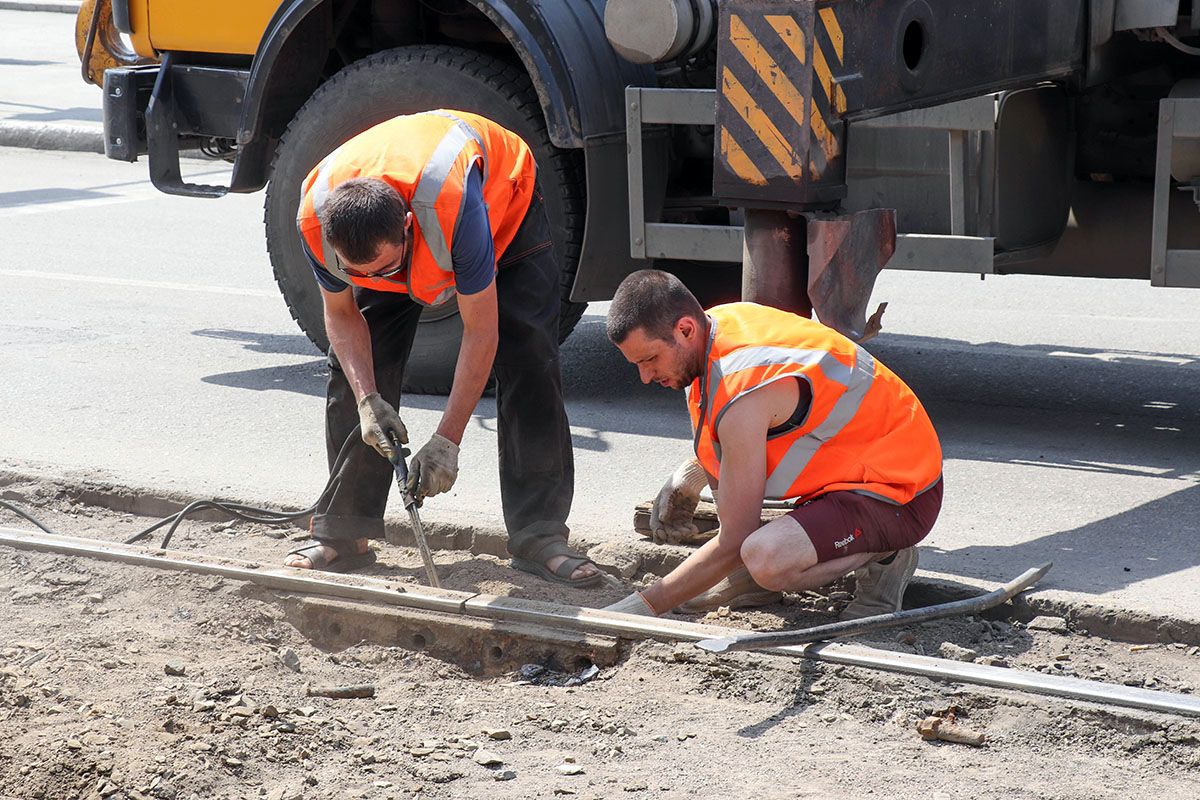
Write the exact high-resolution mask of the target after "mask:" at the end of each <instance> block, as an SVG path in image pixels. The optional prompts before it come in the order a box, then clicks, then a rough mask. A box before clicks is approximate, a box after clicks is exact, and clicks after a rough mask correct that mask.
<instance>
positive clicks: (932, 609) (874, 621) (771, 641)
mask: <svg viewBox="0 0 1200 800" xmlns="http://www.w3.org/2000/svg"><path fill="white" fill-rule="evenodd" d="M1051 565H1052V562H1051V563H1046V564H1043V565H1042V566H1040V567H1036V568H1034V569H1029V570H1026V571H1025V572H1024V573H1022V574H1021V575H1020V576H1018V577H1017V578H1016V579H1014V580H1011V581H1009V582H1008V583H1006V584H1005V585H1003V586H1001V587H1000V588H999V589H996V590H995V591H991V592H988V593H987V594H981V595H979V596H977V597H968V598H967V599H965V600H955V601H954V602H951V603H939V604H938V605H935V606H926V607H924V608H911V609H909V610H908V611H897V612H895V613H892V614H879V615H877V616H873V617H863V618H862V619H855V620H848V621H846V622H833V623H830V624H828V625H817V626H815V627H812V628H805V629H803V630H798V631H770V632H767V633H748V634H743V635H741V636H733V637H729V638H723V639H705V640H704V641H701V642H697V643H696V646H697V647H699V648H701V649H702V650H708V651H709V652H711V653H723V652H725V651H726V650H762V649H765V648H769V647H779V646H781V645H786V644H805V643H807V642H820V641H827V640H829V639H837V638H839V637H841V636H854V635H857V634H860V633H870V632H871V631H881V630H886V629H887V628H898V627H900V626H901V625H911V624H913V623H917V622H927V621H929V620H933V619H942V618H944V617H955V616H959V615H962V614H978V613H979V612H980V611H986V610H987V609H989V608H992V607H994V606H998V605H1000V604H1001V603H1003V602H1006V601H1008V600H1011V599H1012V598H1013V597H1015V596H1016V595H1017V594H1019V593H1020V592H1022V591H1024V590H1025V589H1028V588H1029V587H1030V586H1031V585H1033V584H1034V583H1036V582H1037V581H1039V580H1041V579H1042V577H1044V576H1045V574H1046V573H1047V572H1048V571H1049V570H1050V567H1051Z"/></svg>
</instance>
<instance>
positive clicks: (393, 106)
mask: <svg viewBox="0 0 1200 800" xmlns="http://www.w3.org/2000/svg"><path fill="white" fill-rule="evenodd" d="M444 107H452V108H455V109H458V110H462V111H471V112H474V113H477V114H480V115H482V116H485V117H487V118H489V119H492V120H495V121H496V122H498V123H500V124H501V125H503V126H504V127H506V128H508V129H509V130H511V131H513V132H515V133H517V134H518V135H519V136H520V137H521V138H522V139H524V140H525V141H526V142H527V143H528V144H529V146H530V148H531V149H532V150H533V154H534V157H535V158H536V159H537V164H538V179H539V181H540V183H541V185H542V192H543V194H544V195H545V200H546V211H547V214H548V216H549V217H550V227H551V235H552V236H553V238H554V240H555V244H556V246H557V251H558V253H559V255H560V258H561V259H562V265H563V266H562V281H561V294H560V297H561V303H562V305H561V308H560V313H559V341H562V340H563V339H565V338H566V337H567V335H568V334H569V333H570V332H571V330H572V329H573V328H574V327H575V324H576V323H577V322H578V321H579V318H580V317H581V316H582V315H583V311H584V309H585V308H586V307H587V306H586V304H585V303H572V302H571V301H570V292H571V285H572V283H573V282H574V280H575V271H576V268H577V267H578V264H579V251H580V243H581V241H582V238H583V222H584V210H585V197H586V193H585V190H584V179H583V169H582V163H581V162H582V158H581V154H580V153H579V152H577V151H574V150H563V149H560V148H557V147H555V146H554V145H553V144H551V143H550V138H549V136H548V135H547V133H546V123H545V119H544V117H543V116H542V111H541V106H540V105H539V104H538V101H537V95H536V93H535V92H534V89H533V84H532V83H531V82H530V80H529V77H528V76H527V75H526V74H525V73H524V72H522V71H520V70H518V69H517V68H515V67H513V66H512V65H511V64H508V63H506V62H504V61H500V60H499V59H496V58H493V57H491V56H488V55H484V54H482V53H477V52H475V51H472V50H467V49H463V48H458V47H446V46H439V45H420V46H414V47H400V48H396V49H394V50H386V51H384V52H381V53H376V54H375V55H372V56H369V57H367V58H364V59H362V60H360V61H356V62H354V63H353V64H350V65H349V66H347V67H345V68H344V69H342V70H341V71H339V72H338V73H337V74H336V75H334V76H333V77H332V78H330V79H329V80H328V81H326V82H325V83H324V84H323V85H322V86H321V87H320V88H319V89H317V91H316V92H314V93H313V95H312V97H310V98H309V99H308V101H307V102H306V103H305V104H304V106H303V107H302V108H301V109H300V111H299V112H297V114H296V116H295V118H294V119H293V120H292V122H291V124H289V125H288V128H287V131H286V132H285V133H284V135H283V137H282V138H281V139H280V142H279V147H278V149H277V150H276V153H275V160H274V163H273V164H272V168H271V182H270V185H269V186H268V187H267V197H266V209H265V223H266V232H267V250H268V252H269V254H270V257H271V265H272V267H273V269H274V272H275V281H276V283H277V284H278V285H279V289H280V291H281V292H282V293H283V298H284V300H285V301H286V302H287V306H288V309H289V310H290V311H291V313H292V317H293V318H294V319H295V320H296V322H297V323H299V325H300V328H301V330H303V331H304V333H306V334H307V335H308V337H309V338H310V339H311V340H312V341H313V343H314V344H315V345H316V346H317V347H318V348H320V350H321V351H322V352H326V351H327V350H328V348H329V339H328V338H327V337H326V335H325V324H324V315H323V311H322V306H321V296H320V291H319V290H318V287H317V283H316V281H315V279H314V278H313V275H312V268H311V267H310V266H309V264H308V261H307V259H306V258H305V256H304V252H303V250H302V247H301V243H300V237H299V235H298V234H297V232H296V209H297V206H298V205H299V201H300V185H301V184H302V183H303V181H304V178H305V176H307V175H308V172H309V171H310V170H311V169H312V168H313V167H314V166H316V164H317V162H318V161H320V160H321V159H322V158H324V157H325V156H326V155H328V154H329V153H330V152H332V151H333V150H334V148H336V147H337V146H338V145H340V144H341V143H343V142H344V141H346V140H347V139H349V138H350V137H352V136H354V135H356V134H358V133H361V132H362V131H364V130H366V129H367V128H369V127H371V126H372V125H374V124H376V123H379V122H382V121H384V120H386V119H390V118H392V117H394V116H397V115H399V114H411V113H413V112H417V111H426V110H429V109H433V108H444ZM461 338H462V321H461V319H460V318H459V315H458V307H457V303H455V302H454V301H453V300H452V301H451V302H450V303H447V304H444V305H442V306H438V307H435V308H428V309H426V310H425V312H424V313H423V314H422V315H421V324H420V327H419V328H418V331H417V339H416V344H415V345H414V346H413V352H412V355H411V357H410V358H409V361H408V366H407V368H406V370H405V379H404V387H403V389H404V391H406V392H411V393H416V394H445V393H447V392H449V390H450V385H451V383H452V382H453V378H454V365H455V362H456V360H457V358H458V348H459V343H460V341H461Z"/></svg>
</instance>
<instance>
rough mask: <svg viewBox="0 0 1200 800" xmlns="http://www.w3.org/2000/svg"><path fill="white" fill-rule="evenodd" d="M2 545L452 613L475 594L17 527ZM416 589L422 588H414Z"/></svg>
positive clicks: (2, 532) (6, 531) (0, 536)
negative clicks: (266, 565)
mask: <svg viewBox="0 0 1200 800" xmlns="http://www.w3.org/2000/svg"><path fill="white" fill-rule="evenodd" d="M0 545H8V546H9V547H15V548H18V549H21V550H37V551H41V552H48V553H62V554H64V555H72V556H82V557H84V558H98V559H103V560H105V561H118V562H121V563H124V564H132V565H134V566H141V567H154V568H156V569H168V570H174V571H176V572H195V573H197V574H201V575H220V576H221V577H224V578H233V579H235V580H242V581H248V582H250V583H255V584H258V585H260V586H267V587H269V588H272V589H281V590H283V591H295V592H305V593H308V594H319V595H326V596H329V597H343V598H346V599H349V600H365V601H368V602H374V603H387V604H389V605H400V606H406V607H409V608H420V609H425V610H427V611H443V612H446V613H450V614H461V613H462V608H463V604H464V603H466V601H467V600H468V599H470V598H471V597H474V594H473V593H468V592H455V591H451V590H449V589H434V588H430V587H421V586H412V585H408V584H401V583H396V582H394V581H387V580H380V579H378V578H368V577H365V576H362V575H331V574H330V573H321V577H317V576H310V575H305V574H304V573H305V572H312V570H300V569H295V568H292V567H279V568H275V569H263V568H261V567H260V566H258V565H257V564H254V563H252V562H248V561H235V560H233V559H228V558H224V559H220V561H217V560H209V559H207V558H205V557H203V556H197V555H196V554H194V553H183V552H180V551H178V550H161V549H156V548H152V547H141V546H139V545H128V544H121V543H119V542H104V541H99V540H96V539H84V538H78V537H74V536H59V535H57V534H46V533H39V532H34V531H22V530H17V529H14V528H3V527H0ZM234 565H239V566H234ZM414 589H417V590H419V591H414Z"/></svg>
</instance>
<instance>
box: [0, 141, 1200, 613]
mask: <svg viewBox="0 0 1200 800" xmlns="http://www.w3.org/2000/svg"><path fill="white" fill-rule="evenodd" d="M185 168H186V169H191V170H192V171H201V172H205V171H218V172H219V171H221V170H222V167H221V165H219V164H216V165H211V164H205V163H203V162H198V161H193V162H189V164H187V165H186V167H185ZM0 175H3V176H4V178H3V182H2V183H0V242H2V243H3V247H2V248H0V253H2V255H0V287H3V290H2V291H0V370H3V375H4V379H3V380H2V381H0V414H2V417H3V428H2V433H0V442H3V447H2V448H0V467H4V468H7V469H9V470H14V471H18V472H29V471H35V472H40V473H41V474H47V475H52V476H58V477H65V478H68V479H72V478H78V479H84V478H89V479H95V478H101V479H107V480H111V481H113V482H115V483H118V484H120V485H125V486H131V487H134V488H139V487H140V488H144V489H146V490H148V491H160V490H161V491H167V490H173V491H174V490H178V491H186V492H188V493H190V494H194V495H198V496H214V495H219V496H224V497H232V498H238V499H242V500H245V501H248V502H261V503H280V504H290V505H296V506H305V505H308V504H309V503H311V502H312V500H313V499H314V498H315V496H316V494H317V493H318V492H319V491H320V489H321V487H322V486H323V484H324V481H325V477H326V472H325V471H326V466H325V455H324V444H323V441H322V433H321V431H322V424H321V410H322V403H323V387H324V374H325V367H324V361H323V358H322V356H321V355H320V354H319V353H317V352H316V351H315V350H314V348H313V347H312V346H311V345H310V344H309V343H308V341H307V339H306V338H305V337H304V336H303V335H301V334H300V333H299V330H298V329H297V328H296V327H295V325H294V323H293V322H292V320H291V318H290V316H289V314H288V312H287V309H286V308H285V306H284V304H283V301H282V299H281V298H280V296H279V295H278V293H277V292H276V291H275V288H274V284H273V280H272V276H271V269H270V265H269V263H268V260H267V255H266V249H265V245H264V242H263V227H262V199H263V198H262V195H261V194H255V195H250V196H229V197H226V198H222V199H220V200H199V199H191V198H177V197H169V196H166V195H163V194H161V193H159V192H157V191H156V190H154V189H153V187H152V186H151V185H150V183H149V182H148V180H147V177H146V165H145V162H144V161H143V162H141V163H138V164H134V165H130V164H124V163H118V162H114V161H109V160H106V159H104V158H103V157H102V156H99V155H94V154H86V153H58V152H47V151H34V150H24V149H15V148H7V149H5V148H0ZM194 177H197V178H200V179H202V180H203V181H204V182H218V181H219V180H220V179H221V177H220V176H219V175H207V176H200V175H196V176H194ZM874 300H875V301H876V302H878V301H883V300H886V301H888V303H889V307H888V311H887V314H886V315H885V317H884V327H885V332H884V334H883V335H882V336H881V337H879V338H878V339H877V340H875V341H873V342H871V343H870V345H869V346H870V349H871V350H872V351H873V352H874V353H875V355H877V356H878V357H879V358H881V359H882V360H883V361H884V362H885V363H887V364H888V365H889V366H891V367H892V368H893V369H895V370H896V371H897V372H898V373H899V374H900V375H901V376H902V377H903V378H905V379H906V380H907V381H908V382H909V383H910V384H911V385H912V386H913V388H914V389H915V390H916V391H917V393H918V394H919V395H920V396H921V398H922V399H923V400H924V402H925V403H926V405H927V407H928V409H929V411H930V414H931V416H932V417H933V420H934V422H935V424H936V425H937V427H938V430H939V432H940V434H941V436H942V439H943V444H944V449H945V455H946V464H945V476H946V502H945V507H944V510H943V513H942V516H941V519H940V520H939V522H938V525H937V527H936V528H935V529H934V531H933V533H932V534H931V535H930V537H929V538H928V539H927V540H926V546H925V547H923V549H922V562H921V567H920V571H921V573H925V574H930V575H941V576H949V577H952V578H954V579H958V580H964V581H968V582H969V581H980V582H995V581H1002V580H1006V579H1008V578H1010V577H1012V576H1014V575H1016V574H1018V573H1020V572H1022V571H1023V570H1024V569H1026V568H1027V567H1029V566H1034V565H1036V564H1038V563H1041V562H1043V561H1047V560H1053V561H1055V564H1056V566H1055V569H1054V570H1053V571H1052V573H1051V575H1050V577H1049V578H1048V579H1047V582H1046V583H1045V584H1044V585H1045V586H1046V587H1047V589H1048V590H1049V591H1055V592H1061V593H1063V597H1064V598H1069V599H1075V600H1081V601H1087V602H1096V603H1100V604H1102V605H1113V606H1115V607H1120V608H1124V609H1128V610H1132V611H1138V612H1143V613H1147V614H1156V615H1157V614H1170V615H1174V616H1177V617H1179V618H1182V619H1187V620H1191V621H1193V622H1200V545H1198V544H1197V534H1198V533H1200V530H1198V528H1200V525H1198V523H1197V520H1198V519H1200V391H1198V390H1200V331H1198V330H1197V325H1196V322H1197V320H1198V318H1200V311H1198V310H1197V309H1198V308H1200V292H1198V291H1196V290H1186V289H1155V288H1152V287H1150V286H1149V285H1148V284H1147V283H1143V282H1137V281H1100V280H1088V279H1059V278H1039V277H1024V276H1011V277H1001V276H993V277H989V278H988V279H987V280H986V281H981V280H980V279H979V277H978V276H969V275H939V274H932V273H905V272H896V273H887V272H885V273H884V274H883V275H882V276H881V278H880V280H879V283H878V285H877V288H876V293H875V297H874ZM604 310H605V305H604V304H594V305H593V306H592V307H591V308H590V309H589V312H588V313H587V315H585V316H584V318H583V320H582V322H581V323H580V325H579V327H578V328H577V329H576V331H575V333H574V334H573V335H572V336H571V338H570V339H569V340H568V342H567V344H566V345H565V347H564V352H563V365H564V378H565V385H566V392H567V402H568V413H569V415H570V418H571V423H572V432H573V434H574V439H575V447H576V471H577V485H576V501H575V505H574V510H573V513H572V518H571V524H572V526H573V529H574V530H575V531H576V532H577V533H579V534H581V535H584V536H585V537H587V538H588V539H589V540H590V541H597V540H601V539H604V538H606V537H624V536H629V535H630V530H631V519H632V511H633V506H634V505H635V504H636V503H637V502H639V501H643V500H646V499H649V498H650V497H652V496H653V495H654V494H655V493H656V491H657V488H658V486H659V485H660V484H661V483H662V481H663V480H664V479H665V478H666V476H667V475H668V474H669V473H670V472H671V470H672V469H673V468H674V466H675V465H676V464H677V463H678V461H679V460H680V459H682V458H683V457H685V456H686V455H687V454H688V452H689V450H690V433H689V428H688V422H687V418H686V413H685V410H684V404H683V397H682V394H681V393H678V392H671V391H668V390H666V389H663V388H661V387H659V386H642V385H640V384H639V382H638V380H637V375H636V371H635V370H634V369H633V367H632V366H630V365H628V364H626V363H624V361H623V360H622V358H621V356H620V354H619V353H618V352H617V351H616V350H615V348H613V347H611V345H609V343H608V342H607V340H606V339H605V336H604V330H603V313H604ZM442 402H443V401H442V398H440V397H430V396H412V397H408V398H407V399H406V401H405V403H404V406H403V408H402V414H403V416H404V419H405V421H406V423H407V425H408V427H409V430H410V432H411V434H412V437H413V439H414V441H415V442H417V443H418V444H419V443H420V442H421V441H423V440H424V439H425V438H426V437H428V435H429V434H430V433H431V432H432V430H433V428H434V426H435V424H436V421H437V418H438V415H439V413H440V409H441V407H442ZM494 412H495V409H494V404H493V403H492V402H491V401H490V400H488V399H485V400H484V401H483V402H481V404H480V406H479V408H478V409H477V413H476V415H475V418H474V420H473V422H472V423H471V425H470V426H469V427H468V430H467V434H466V437H465V438H464V441H463V460H462V471H461V474H460V478H459V482H458V484H457V485H456V487H455V490H454V491H453V492H452V493H451V494H450V495H449V496H446V497H438V498H435V499H433V500H430V501H429V502H428V503H427V504H426V507H425V509H424V510H423V516H424V517H425V518H427V519H433V520H436V521H438V522H441V523H443V524H455V525H462V526H474V527H477V528H496V527H498V526H499V525H500V505H499V499H498V490H497V479H496V474H495V473H496V467H495V446H494V429H495V413H494ZM390 513H392V514H396V515H402V509H401V508H400V507H399V504H398V503H394V504H393V506H392V510H391V512H390Z"/></svg>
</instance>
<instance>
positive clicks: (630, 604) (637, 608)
mask: <svg viewBox="0 0 1200 800" xmlns="http://www.w3.org/2000/svg"><path fill="white" fill-rule="evenodd" d="M602 610H603V611H616V612H618V613H621V614H638V615H640V616H643V617H657V616H658V614H656V613H655V612H654V609H653V608H651V607H650V604H649V603H647V602H646V598H644V597H642V593H641V592H634V593H633V594H631V595H629V597H626V598H623V599H621V600H618V601H617V602H615V603H613V604H612V605H610V606H605V607H604V608H603V609H602Z"/></svg>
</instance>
